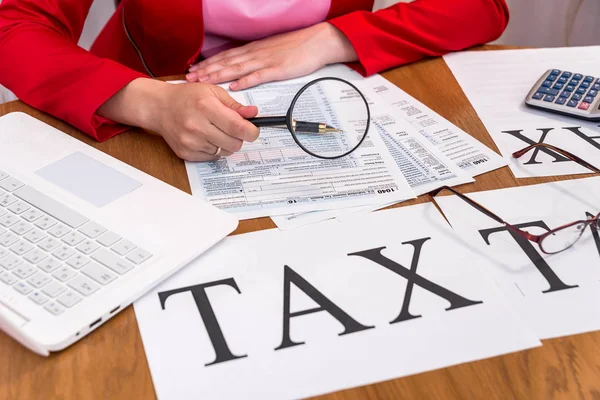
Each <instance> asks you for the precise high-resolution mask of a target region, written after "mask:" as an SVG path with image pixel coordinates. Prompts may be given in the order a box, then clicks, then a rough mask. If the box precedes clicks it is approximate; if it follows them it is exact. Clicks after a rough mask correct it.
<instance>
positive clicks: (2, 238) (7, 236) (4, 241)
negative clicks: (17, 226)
mask: <svg viewBox="0 0 600 400" xmlns="http://www.w3.org/2000/svg"><path fill="white" fill-rule="evenodd" d="M19 239H20V237H19V236H17V235H16V234H15V233H14V232H6V233H4V234H2V235H0V245H2V246H4V247H9V246H12V245H13V244H15V243H17V242H18V241H19Z"/></svg>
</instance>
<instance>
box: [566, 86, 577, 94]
mask: <svg viewBox="0 0 600 400" xmlns="http://www.w3.org/2000/svg"><path fill="white" fill-rule="evenodd" d="M565 90H566V91H567V92H572V91H573V90H575V86H573V85H567V87H565Z"/></svg>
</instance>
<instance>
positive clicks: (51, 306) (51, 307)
mask: <svg viewBox="0 0 600 400" xmlns="http://www.w3.org/2000/svg"><path fill="white" fill-rule="evenodd" d="M44 310H46V311H48V312H49V313H50V314H52V315H60V314H62V313H63V312H64V311H65V309H64V308H63V307H62V306H61V305H60V304H58V303H57V302H56V301H50V302H49V303H46V305H45V306H44Z"/></svg>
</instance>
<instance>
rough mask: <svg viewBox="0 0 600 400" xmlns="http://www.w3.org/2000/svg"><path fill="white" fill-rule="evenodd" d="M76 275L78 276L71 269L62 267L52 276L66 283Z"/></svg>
mask: <svg viewBox="0 0 600 400" xmlns="http://www.w3.org/2000/svg"><path fill="white" fill-rule="evenodd" d="M75 275H77V272H75V271H73V270H72V269H71V268H69V267H60V268H59V269H57V270H56V271H54V273H53V274H52V276H53V277H55V278H56V279H58V280H59V281H61V282H66V281H68V280H69V279H71V278H73V277H74V276H75Z"/></svg>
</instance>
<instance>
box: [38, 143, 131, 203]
mask: <svg viewBox="0 0 600 400" xmlns="http://www.w3.org/2000/svg"><path fill="white" fill-rule="evenodd" d="M36 174H37V175H39V176H41V177H42V178H44V179H46V180H47V181H49V182H51V183H53V184H55V185H56V186H58V187H60V188H62V189H64V190H66V191H67V192H69V193H71V194H73V195H75V196H77V197H79V198H80V199H82V200H84V201H87V202H88V203H91V204H93V205H95V206H96V207H103V206H105V205H107V204H110V203H112V202H113V201H115V200H116V199H118V198H119V197H122V196H124V195H126V194H127V193H130V192H132V191H134V190H135V189H137V188H138V187H140V186H142V184H141V183H140V182H138V181H136V180H134V179H131V178H130V177H128V176H127V175H125V174H123V173H121V172H119V171H117V170H115V169H113V168H111V167H109V166H108V165H106V164H103V163H101V162H100V161H97V160H95V159H93V158H91V157H89V156H87V155H85V154H83V153H81V152H75V153H72V154H69V155H68V156H66V157H65V158H63V159H60V160H58V161H56V162H54V163H52V164H50V165H48V166H46V167H44V168H42V169H39V170H38V171H36Z"/></svg>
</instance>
